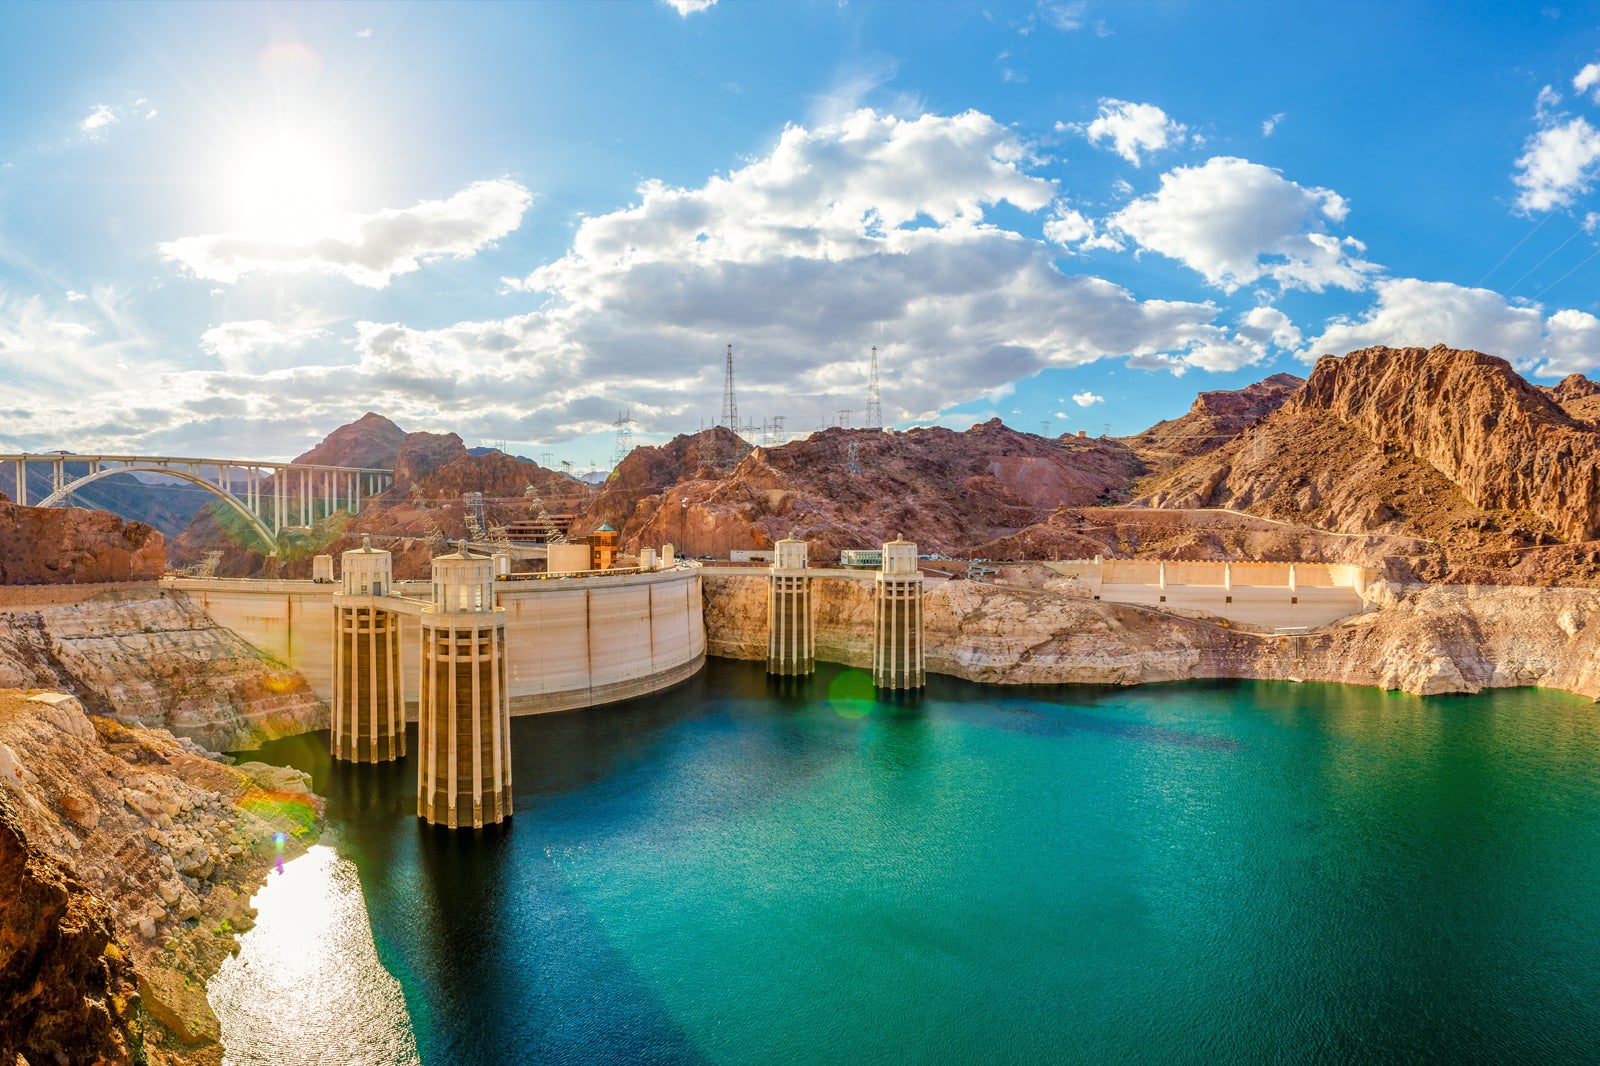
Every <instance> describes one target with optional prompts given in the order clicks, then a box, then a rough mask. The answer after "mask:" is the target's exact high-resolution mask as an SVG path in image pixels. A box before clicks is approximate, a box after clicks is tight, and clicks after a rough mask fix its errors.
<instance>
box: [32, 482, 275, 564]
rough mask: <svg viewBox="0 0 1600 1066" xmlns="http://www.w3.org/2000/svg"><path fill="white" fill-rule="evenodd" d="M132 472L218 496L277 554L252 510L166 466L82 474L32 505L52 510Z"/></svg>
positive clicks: (272, 538)
mask: <svg viewBox="0 0 1600 1066" xmlns="http://www.w3.org/2000/svg"><path fill="white" fill-rule="evenodd" d="M134 473H143V474H161V475H163V476H165V477H175V478H177V479H178V480H180V481H187V482H189V484H191V485H199V486H200V487H201V488H203V489H205V490H206V491H207V492H209V493H211V495H213V496H216V497H218V498H219V499H221V500H222V501H223V502H225V503H227V505H228V506H229V507H232V508H233V509H234V511H236V512H237V513H238V515H239V517H240V518H243V519H244V520H245V521H246V522H248V523H249V524H250V528H251V529H253V530H255V532H256V536H258V537H260V538H261V540H262V542H263V543H264V544H266V546H267V549H268V550H269V551H270V552H271V553H272V554H274V555H276V554H277V552H278V538H277V537H275V536H273V535H272V531H271V530H269V529H268V528H267V526H266V523H264V522H262V521H261V519H260V518H259V517H257V515H256V513H255V512H254V511H252V510H250V508H248V507H246V506H245V505H244V504H243V503H242V502H241V501H240V500H239V497H237V496H235V495H234V494H233V493H231V492H229V491H228V490H226V489H224V488H222V487H221V486H219V485H216V484H214V483H212V482H210V481H207V480H206V479H205V478H203V477H199V476H197V475H195V474H190V473H188V472H186V471H183V470H174V469H172V468H171V467H166V466H156V465H150V466H139V465H132V466H117V467H108V468H106V469H104V470H96V471H94V472H93V473H90V474H85V475H83V476H82V477H79V478H74V479H73V480H72V482H71V484H68V485H64V486H63V487H61V488H60V489H57V490H56V491H55V492H52V493H51V494H50V495H48V496H46V497H45V498H44V499H42V500H40V501H39V502H38V503H37V504H36V505H35V506H37V507H54V506H55V505H57V504H59V503H62V502H64V501H65V500H66V498H67V497H68V496H71V495H72V494H73V493H74V492H77V491H78V490H79V489H81V488H83V487H84V486H85V485H87V484H89V483H90V482H94V481H99V480H100V479H101V478H103V477H108V476H109V475H111V474H134Z"/></svg>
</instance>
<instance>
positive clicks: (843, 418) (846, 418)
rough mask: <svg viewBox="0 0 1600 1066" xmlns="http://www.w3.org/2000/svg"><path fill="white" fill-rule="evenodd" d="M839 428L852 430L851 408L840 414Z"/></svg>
mask: <svg viewBox="0 0 1600 1066" xmlns="http://www.w3.org/2000/svg"><path fill="white" fill-rule="evenodd" d="M839 428H840V429H849V428H850V410H849V408H846V409H845V410H843V411H840V412H839Z"/></svg>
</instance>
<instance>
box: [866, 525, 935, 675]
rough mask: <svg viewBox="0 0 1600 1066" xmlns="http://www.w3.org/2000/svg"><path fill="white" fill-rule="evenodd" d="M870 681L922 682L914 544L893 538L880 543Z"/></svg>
mask: <svg viewBox="0 0 1600 1066" xmlns="http://www.w3.org/2000/svg"><path fill="white" fill-rule="evenodd" d="M877 586H878V597H877V612H876V614H877V618H876V626H875V630H876V635H875V640H874V641H873V647H872V683H873V684H874V685H875V686H877V687H878V688H880V689H888V690H891V691H894V690H903V689H920V688H922V687H923V684H924V660H925V654H924V650H923V640H922V572H921V571H920V570H919V569H918V568H917V546H916V545H915V544H913V543H911V542H910V541H906V540H901V539H899V538H896V539H895V540H892V541H890V542H888V543H887V544H885V545H884V546H883V569H882V570H881V571H880V572H879V573H878V575H877Z"/></svg>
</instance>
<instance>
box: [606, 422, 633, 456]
mask: <svg viewBox="0 0 1600 1066" xmlns="http://www.w3.org/2000/svg"><path fill="white" fill-rule="evenodd" d="M611 424H612V425H613V426H616V427H617V447H616V450H615V451H614V452H612V453H611V466H612V468H613V469H615V468H616V467H619V466H621V465H622V460H624V459H626V458H627V457H628V453H629V452H631V451H633V412H632V411H618V412H617V420H616V421H615V422H613V423H611Z"/></svg>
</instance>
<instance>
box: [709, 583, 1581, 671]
mask: <svg viewBox="0 0 1600 1066" xmlns="http://www.w3.org/2000/svg"><path fill="white" fill-rule="evenodd" d="M705 590H706V610H705V617H706V628H707V647H708V650H710V652H711V654H716V655H723V656H726V657H729V658H738V659H761V658H763V657H764V656H765V654H766V595H767V593H766V579H765V577H764V576H763V577H756V576H751V577H715V578H707V579H706V582H705ZM813 598H814V600H815V602H816V604H817V608H816V620H817V657H818V658H819V659H823V660H825V661H829V662H839V663H844V664H846V665H851V666H865V665H870V663H871V661H872V632H873V629H872V618H873V615H872V611H873V601H872V586H871V585H870V584H869V583H865V582H862V583H857V582H853V581H817V582H814V584H813ZM1369 598H1370V599H1371V600H1372V603H1373V609H1372V610H1370V611H1368V612H1367V613H1364V614H1361V615H1357V616H1355V617H1354V618H1351V619H1349V620H1348V621H1347V622H1345V623H1344V624H1341V625H1338V626H1335V627H1332V628H1329V629H1325V630H1320V631H1317V632H1314V633H1310V634H1305V635H1295V636H1277V635H1260V634H1252V633H1246V632H1241V631H1240V630H1238V629H1235V628H1230V627H1227V626H1224V625H1219V624H1216V623H1213V622H1208V621H1203V620H1197V619H1187V618H1180V617H1177V616H1175V615H1170V614H1165V613H1161V612H1157V611H1151V610H1144V609H1140V608H1137V607H1129V606H1123V605H1119V604H1112V603H1104V602H1099V601H1095V600H1092V599H1086V598H1083V597H1081V596H1073V595H1069V594H1065V593H1061V592H1054V591H1050V590H1047V589H1031V588H1022V587H1015V586H1001V585H990V584H984V583H980V582H974V581H949V582H944V583H942V584H939V585H937V586H934V587H932V588H930V589H929V590H928V591H927V592H926V594H925V597H924V601H923V610H924V622H925V627H926V638H927V647H928V660H927V664H928V669H929V670H930V671H932V672H935V673H941V674H948V675H951V676H954V677H960V678H964V679H966V680H969V681H981V682H986V683H990V684H1006V685H1022V684H1059V683H1076V684H1104V685H1135V684H1142V683H1146V682H1155V681H1185V680H1192V679H1199V678H1259V679H1264V680H1299V681H1328V682H1337V683H1340V684H1348V685H1368V686H1375V687H1378V688H1384V689H1390V690H1397V691H1402V692H1409V693H1412V694H1416V695H1434V694H1439V693H1452V692H1454V693H1467V692H1478V691H1480V690H1482V689H1485V688H1499V687H1514V686H1530V685H1531V686H1538V687H1542V688H1556V689H1565V690H1567V691H1569V692H1575V693H1578V694H1580V695H1584V696H1590V697H1597V696H1600V590H1595V589H1582V588H1556V589H1530V588H1515V587H1504V586H1473V585H1435V586H1430V587H1425V588H1415V589H1407V590H1397V589H1396V588H1395V587H1394V586H1391V585H1388V584H1386V583H1380V584H1378V585H1377V586H1375V587H1374V588H1373V589H1372V590H1370V592H1369Z"/></svg>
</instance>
